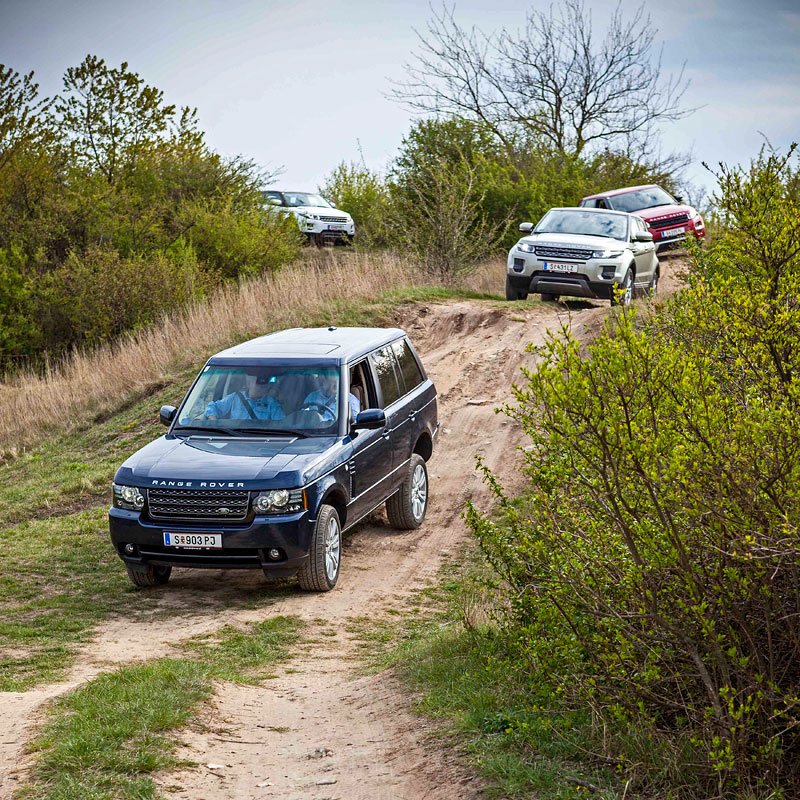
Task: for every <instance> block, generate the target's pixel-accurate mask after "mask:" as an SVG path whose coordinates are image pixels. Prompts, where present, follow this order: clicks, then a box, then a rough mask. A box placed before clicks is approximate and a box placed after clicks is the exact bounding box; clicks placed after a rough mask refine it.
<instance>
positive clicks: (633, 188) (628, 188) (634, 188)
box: [581, 183, 661, 200]
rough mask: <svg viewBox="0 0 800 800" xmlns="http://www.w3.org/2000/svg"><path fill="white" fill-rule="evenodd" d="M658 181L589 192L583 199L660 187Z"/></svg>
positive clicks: (594, 198)
mask: <svg viewBox="0 0 800 800" xmlns="http://www.w3.org/2000/svg"><path fill="white" fill-rule="evenodd" d="M660 188H661V187H660V186H659V185H658V184H657V183H643V184H642V185H641V186H626V187H625V188H624V189H609V191H607V192H599V193H598V194H587V195H586V197H582V198H581V199H582V200H596V199H597V198H599V197H613V196H614V195H615V194H626V193H627V192H638V191H639V190H640V189H660Z"/></svg>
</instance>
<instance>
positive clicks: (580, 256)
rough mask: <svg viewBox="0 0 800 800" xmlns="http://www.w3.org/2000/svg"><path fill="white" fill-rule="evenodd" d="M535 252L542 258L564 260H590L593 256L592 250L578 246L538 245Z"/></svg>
mask: <svg viewBox="0 0 800 800" xmlns="http://www.w3.org/2000/svg"><path fill="white" fill-rule="evenodd" d="M534 252H535V253H536V255H537V256H540V257H541V258H557V259H563V260H564V261H588V260H589V259H590V258H591V257H592V251H591V250H581V249H578V248H577V247H547V246H545V245H537V246H536V247H535V248H534Z"/></svg>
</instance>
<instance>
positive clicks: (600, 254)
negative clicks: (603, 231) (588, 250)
mask: <svg viewBox="0 0 800 800" xmlns="http://www.w3.org/2000/svg"><path fill="white" fill-rule="evenodd" d="M621 255H622V250H592V258H619V256H621Z"/></svg>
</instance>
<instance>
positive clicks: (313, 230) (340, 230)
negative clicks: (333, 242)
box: [299, 219, 356, 236]
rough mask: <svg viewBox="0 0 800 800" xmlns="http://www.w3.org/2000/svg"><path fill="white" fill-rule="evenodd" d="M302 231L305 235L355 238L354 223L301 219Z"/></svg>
mask: <svg viewBox="0 0 800 800" xmlns="http://www.w3.org/2000/svg"><path fill="white" fill-rule="evenodd" d="M299 224H300V230H301V231H303V233H308V234H316V235H318V236H355V234H356V226H355V223H354V222H323V221H321V220H316V219H300V220H299Z"/></svg>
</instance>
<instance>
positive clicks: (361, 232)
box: [320, 161, 392, 247]
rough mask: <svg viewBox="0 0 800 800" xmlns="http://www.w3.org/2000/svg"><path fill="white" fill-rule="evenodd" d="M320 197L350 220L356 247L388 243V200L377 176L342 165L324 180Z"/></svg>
mask: <svg viewBox="0 0 800 800" xmlns="http://www.w3.org/2000/svg"><path fill="white" fill-rule="evenodd" d="M320 193H321V194H322V195H323V196H324V197H326V198H327V199H329V200H330V201H331V202H332V203H333V204H334V205H335V206H336V207H337V208H341V209H343V210H346V211H347V212H349V213H350V215H351V216H352V217H353V221H354V222H355V224H356V235H357V242H358V244H360V245H362V246H364V247H385V246H387V245H388V244H389V243H390V241H391V236H392V230H391V226H390V217H391V196H390V194H389V187H388V185H387V183H386V181H385V180H383V178H382V177H381V176H380V175H378V174H377V173H375V172H373V171H372V170H369V169H367V167H362V166H359V165H358V164H354V163H350V164H347V163H345V162H344V161H343V162H342V163H341V164H339V165H338V166H337V167H336V168H335V169H334V170H333V172H331V174H330V175H328V177H327V178H326V179H325V185H324V186H323V187H321V188H320Z"/></svg>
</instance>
